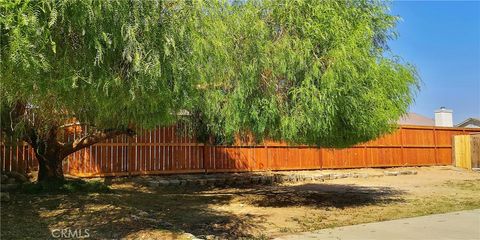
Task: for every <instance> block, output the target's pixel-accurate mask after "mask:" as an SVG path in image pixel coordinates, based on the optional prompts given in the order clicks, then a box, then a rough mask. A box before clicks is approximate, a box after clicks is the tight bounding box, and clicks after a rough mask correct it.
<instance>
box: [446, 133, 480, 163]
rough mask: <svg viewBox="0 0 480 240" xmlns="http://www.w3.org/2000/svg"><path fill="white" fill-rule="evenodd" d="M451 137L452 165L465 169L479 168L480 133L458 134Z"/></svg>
mask: <svg viewBox="0 0 480 240" xmlns="http://www.w3.org/2000/svg"><path fill="white" fill-rule="evenodd" d="M453 138H454V140H453V153H452V157H453V161H454V165H455V166H456V167H460V168H465V169H475V168H480V135H479V134H476V135H458V136H454V137H453Z"/></svg>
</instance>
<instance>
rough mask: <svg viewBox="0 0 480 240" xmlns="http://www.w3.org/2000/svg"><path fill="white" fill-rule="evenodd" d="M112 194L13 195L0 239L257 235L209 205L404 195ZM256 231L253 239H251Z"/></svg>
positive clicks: (350, 191)
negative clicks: (60, 232)
mask: <svg viewBox="0 0 480 240" xmlns="http://www.w3.org/2000/svg"><path fill="white" fill-rule="evenodd" d="M112 189H113V191H112V192H110V193H83V194H77V193H72V194H24V193H14V194H12V196H13V199H12V201H11V202H9V203H6V204H2V206H1V216H2V219H1V225H2V231H1V238H2V239H28V238H31V239H45V238H51V231H52V230H53V229H65V228H69V229H89V235H90V237H92V238H93V239H98V238H101V239H105V238H108V239H119V238H131V239H141V238H145V239H152V238H153V239H160V238H177V237H179V236H180V235H181V233H183V232H188V233H192V234H194V235H196V236H206V235H220V236H224V237H228V238H238V237H241V236H246V237H252V236H257V233H258V232H261V231H262V228H261V223H262V221H263V220H262V217H261V216H258V215H255V214H254V213H245V214H233V213H230V212H225V211H220V210H216V208H214V207H213V206H221V205H228V204H230V203H231V201H232V200H233V199H235V201H237V202H238V201H240V202H242V203H243V204H248V205H252V206H255V207H271V208H272V211H275V208H283V207H291V206H309V207H315V208H345V207H357V206H365V205H376V204H387V203H390V202H396V201H401V198H400V196H401V195H402V194H403V193H402V192H399V191H395V190H393V189H390V188H368V187H361V186H355V185H338V184H324V183H315V184H313V183H312V184H303V185H295V186H244V187H240V188H232V187H225V188H184V189H173V188H167V189H150V188H147V187H144V186H142V185H138V184H136V183H135V182H128V181H123V182H121V183H114V184H113V185H112ZM254 232H256V233H255V234H253V233H254Z"/></svg>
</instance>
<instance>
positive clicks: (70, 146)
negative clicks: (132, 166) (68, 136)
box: [62, 129, 135, 157]
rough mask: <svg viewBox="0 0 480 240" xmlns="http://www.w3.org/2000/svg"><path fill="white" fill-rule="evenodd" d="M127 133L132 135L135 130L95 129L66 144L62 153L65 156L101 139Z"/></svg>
mask: <svg viewBox="0 0 480 240" xmlns="http://www.w3.org/2000/svg"><path fill="white" fill-rule="evenodd" d="M122 134H127V135H129V136H132V135H133V134H135V132H134V131H133V130H132V129H107V130H103V131H95V132H93V133H91V134H88V135H86V136H84V137H81V138H79V139H77V140H75V141H73V142H70V143H67V144H64V146H63V150H62V154H63V155H64V157H66V156H68V155H69V154H71V153H74V152H76V151H78V150H80V149H82V148H86V147H89V146H91V145H93V144H96V143H99V142H101V141H104V140H107V139H110V138H113V137H115V136H118V135H122Z"/></svg>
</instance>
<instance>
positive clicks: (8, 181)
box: [5, 178, 16, 184]
mask: <svg viewBox="0 0 480 240" xmlns="http://www.w3.org/2000/svg"><path fill="white" fill-rule="evenodd" d="M5 183H6V184H15V183H16V181H15V178H8V179H7V181H6V182H5Z"/></svg>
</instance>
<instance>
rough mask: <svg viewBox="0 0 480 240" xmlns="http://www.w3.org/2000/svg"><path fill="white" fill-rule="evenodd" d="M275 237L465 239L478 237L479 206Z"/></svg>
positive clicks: (479, 232)
mask: <svg viewBox="0 0 480 240" xmlns="http://www.w3.org/2000/svg"><path fill="white" fill-rule="evenodd" d="M276 239H279V240H280V239H283V240H287V239H288V240H293V239H322V240H353V239H355V240H360V239H362V240H363V239H375V240H376V239H378V240H384V239H401V240H410V239H415V240H416V239H419V240H424V239H432V240H433V239H435V240H439V239H448V240H450V239H462V240H463V239H465V240H480V209H476V210H470V211H461V212H453V213H445V214H435V215H429V216H423V217H415V218H405V219H399V220H393V221H385V222H376V223H367V224H360V225H353V226H346V227H338V228H330V229H322V230H319V231H314V232H306V233H299V234H294V235H286V236H282V237H278V238H276Z"/></svg>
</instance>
